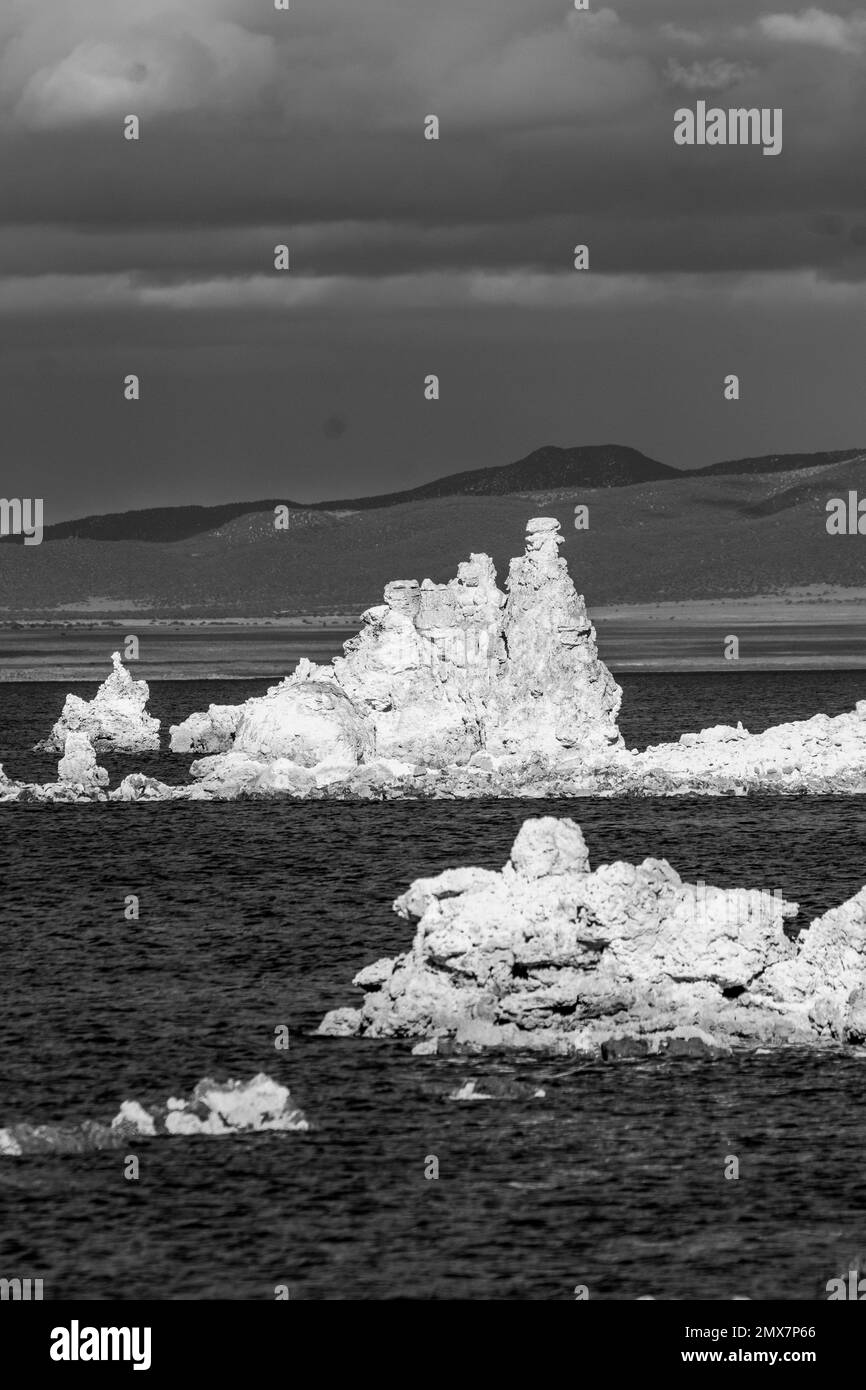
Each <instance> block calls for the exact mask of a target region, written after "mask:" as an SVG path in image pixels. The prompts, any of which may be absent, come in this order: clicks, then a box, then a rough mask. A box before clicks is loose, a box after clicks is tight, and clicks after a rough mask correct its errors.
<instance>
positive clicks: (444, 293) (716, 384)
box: [0, 0, 866, 521]
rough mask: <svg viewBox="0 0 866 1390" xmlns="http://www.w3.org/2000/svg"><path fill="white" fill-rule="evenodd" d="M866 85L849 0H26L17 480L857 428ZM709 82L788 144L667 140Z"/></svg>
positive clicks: (271, 470) (7, 91) (15, 68)
mask: <svg viewBox="0 0 866 1390" xmlns="http://www.w3.org/2000/svg"><path fill="white" fill-rule="evenodd" d="M864 71H866V22H864V17H863V14H862V12H861V11H859V10H858V8H857V7H856V6H855V5H853V4H849V3H843V0H832V2H829V0H828V3H827V4H824V5H820V6H817V7H804V6H803V4H802V0H775V3H774V2H773V0H615V3H613V4H612V5H605V4H604V3H602V0H591V9H590V10H589V11H588V12H578V11H575V10H574V9H573V7H572V4H571V0H531V3H528V2H527V0H363V3H362V0H292V7H291V9H290V10H289V11H288V12H285V13H278V12H276V11H275V10H274V9H273V4H272V0H126V2H125V3H119V2H118V0H74V3H70V0H40V3H36V0H2V4H0V188H2V198H0V318H2V333H0V408H2V414H3V423H4V477H3V489H2V490H3V492H4V495H7V496H18V495H20V496H43V497H44V498H45V506H46V519H47V520H48V521H55V520H60V519H63V518H64V517H67V516H73V515H82V514H85V513H87V512H88V511H100V512H102V511H112V510H119V509H121V508H124V507H129V506H135V505H161V504H162V505H165V504H168V503H171V502H182V501H183V502H198V503H204V502H211V501H218V500H227V499H229V498H233V497H234V498H237V497H238V496H241V495H248V496H274V495H284V496H286V497H290V498H292V497H293V498H299V499H310V498H321V497H327V496H332V497H334V496H353V495H360V494H362V493H364V492H365V491H367V492H387V491H390V490H392V489H394V488H398V487H405V486H408V485H411V484H412V483H420V482H423V481H425V480H427V479H429V478H432V477H436V476H441V475H442V474H444V473H448V472H451V471H454V470H457V469H460V468H471V467H483V466H487V465H490V464H495V463H502V462H503V461H506V460H509V459H513V458H517V457H520V456H521V455H522V454H525V453H528V452H529V451H530V449H533V448H535V447H537V446H538V445H539V444H541V443H545V442H548V441H550V442H557V443H564V444H574V443H592V442H603V441H606V440H611V439H615V440H619V441H620V442H622V443H626V444H632V445H634V446H635V447H637V448H641V449H644V450H645V451H646V452H648V453H649V454H651V455H653V456H654V457H657V458H661V459H664V460H665V461H667V462H671V463H680V464H683V465H691V464H698V463H708V462H711V461H713V460H714V459H718V458H720V457H734V456H744V455H747V454H759V453H769V452H775V451H780V450H785V449H790V450H794V449H797V450H803V449H809V448H813V449H820V448H846V447H849V446H850V445H852V444H853V443H857V442H862V434H863V430H862V383H861V380H860V377H861V370H860V363H861V362H862V359H863V351H864V341H863V339H864V333H863V324H864V322H866V244H864V230H863V229H864V227H866V210H864V207H863V195H862V168H863V163H864V159H863V155H864V150H863V145H864V137H863V134H862V132H863V131H864V129H866V92H864ZM702 96H706V97H707V98H708V99H709V100H710V101H711V102H714V103H717V104H719V105H722V106H752V105H755V106H760V107H764V106H769V107H777V106H781V107H782V108H783V110H784V148H783V151H782V153H781V155H780V156H779V157H777V158H773V159H769V158H764V157H763V156H762V154H761V152H760V150H759V149H703V150H699V149H685V148H678V147H676V146H675V145H674V143H673V113H674V111H675V109H676V108H677V107H679V106H681V105H693V103H694V102H695V101H696V100H697V99H698V98H699V97H702ZM130 113H134V114H137V115H139V116H140V118H141V122H142V135H141V139H140V141H139V142H137V143H135V142H127V141H125V140H124V139H123V138H122V121H123V117H124V116H126V115H127V114H130ZM431 113H432V114H436V115H438V116H439V118H440V120H441V139H440V140H439V141H438V143H437V142H427V141H425V140H424V139H423V134H422V131H423V121H424V118H425V116H426V115H428V114H431ZM281 242H285V243H287V244H288V245H289V246H290V248H291V258H292V263H291V273H290V274H286V275H278V274H276V273H275V271H274V269H273V249H274V246H275V245H276V244H277V243H281ZM583 242H585V243H587V244H589V246H590V248H591V269H592V272H593V273H592V274H589V275H582V274H576V273H575V272H574V271H573V270H572V253H573V247H574V246H575V244H577V243H583ZM730 371H738V372H739V373H740V374H741V376H742V380H743V393H742V399H741V401H740V402H738V404H737V406H736V407H735V408H732V407H731V406H730V404H729V403H726V402H724V401H723V398H722V393H721V385H720V383H721V382H722V381H723V378H724V375H725V374H726V373H728V372H730ZM127 372H136V373H141V380H142V395H141V400H140V402H137V403H136V404H134V405H129V404H128V403H127V402H125V401H124V399H123V395H122V390H121V384H122V381H123V377H124V374H125V373H127ZM429 372H436V373H438V374H440V376H441V381H442V395H441V399H440V400H439V401H438V402H436V404H435V405H431V403H430V402H428V401H426V400H425V399H424V393H423V389H422V384H423V381H424V379H425V377H426V375H427V373H429ZM337 422H350V423H349V427H347V428H346V429H345V430H344V431H343V433H342V434H340V433H339V430H340V428H341V427H342V426H341V425H340V424H338V423H337Z"/></svg>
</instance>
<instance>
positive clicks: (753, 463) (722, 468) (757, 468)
mask: <svg viewBox="0 0 866 1390" xmlns="http://www.w3.org/2000/svg"><path fill="white" fill-rule="evenodd" d="M864 454H866V451H864V450H863V449H836V450H834V451H833V452H832V453H822V454H762V455H761V456H760V457H759V458H752V459H729V460H727V461H725V462H723V463H708V464H707V465H706V467H705V468H693V469H690V470H689V471H690V472H691V473H692V474H702V473H710V474H712V473H723V474H726V475H731V474H735V473H790V472H792V471H794V470H795V469H799V468H827V467H829V465H830V464H833V463H845V462H847V461H848V460H849V459H853V458H857V457H860V458H862V457H864Z"/></svg>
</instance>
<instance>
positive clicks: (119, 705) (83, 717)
mask: <svg viewBox="0 0 866 1390" xmlns="http://www.w3.org/2000/svg"><path fill="white" fill-rule="evenodd" d="M111 661H112V667H113V669H112V672H111V675H110V676H108V677H107V678H106V679H105V680H104V681H103V682H102V685H101V686H100V687H99V689H98V690H97V692H96V694H95V695H94V697H93V699H92V700H82V699H81V697H80V696H79V695H67V697H66V703H65V704H64V706H63V713H62V714H61V716H60V718H59V719H58V721H57V723H56V724H55V725H54V728H53V729H52V730H51V733H50V734H49V735H48V737H47V738H46V739H44V740H43V741H42V743H38V744H37V745H36V751H38V752H46V753H62V752H63V751H64V749H65V747H66V740H67V737H68V735H69V734H70V733H81V734H86V735H87V737H88V738H89V739H90V741H91V743H92V744H93V746H94V748H95V749H97V751H103V750H105V749H113V750H114V751H115V752H118V753H138V752H144V751H147V750H150V749H154V748H159V720H158V719H154V717H153V715H150V714H148V713H147V709H146V706H147V701H148V699H149V697H150V691H149V689H148V685H147V681H136V680H133V678H132V676H131V675H130V673H129V671H127V669H126V667H125V666H124V665H123V662H122V661H121V659H120V652H113V653H112V657H111Z"/></svg>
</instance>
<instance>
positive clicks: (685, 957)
mask: <svg viewBox="0 0 866 1390" xmlns="http://www.w3.org/2000/svg"><path fill="white" fill-rule="evenodd" d="M394 909H395V911H396V912H397V913H398V914H399V915H400V916H402V917H405V918H407V919H412V920H415V921H417V923H418V925H417V928H416V931H415V937H414V940H413V942H412V945H411V947H410V949H409V950H408V951H407V952H406V953H405V955H401V956H397V957H396V958H394V959H383V960H379V961H376V962H375V963H374V964H372V965H369V966H367V967H365V969H363V970H362V971H361V972H360V973H359V974H358V975H357V976H356V977H355V980H354V983H355V985H356V986H358V987H359V988H360V989H362V990H363V991H364V1001H363V1003H362V1005H361V1007H360V1008H358V1009H349V1008H346V1009H337V1010H335V1011H333V1012H332V1013H330V1014H328V1015H327V1017H326V1018H325V1020H324V1021H323V1023H322V1024H321V1026H320V1029H319V1031H320V1032H322V1033H325V1034H329V1035H332V1036H366V1037H406V1038H414V1039H425V1040H429V1039H437V1040H441V1039H453V1040H455V1041H457V1042H459V1043H463V1044H467V1045H475V1046H479V1047H486V1046H508V1047H536V1048H547V1049H552V1050H555V1051H589V1052H596V1051H597V1050H598V1049H599V1048H601V1047H602V1045H604V1047H605V1054H604V1055H606V1056H608V1057H611V1058H613V1057H615V1056H617V1055H632V1056H633V1055H636V1054H638V1055H639V1054H641V1053H643V1052H644V1051H645V1053H646V1054H647V1055H648V1054H649V1053H650V1052H652V1053H658V1052H667V1053H668V1054H669V1055H683V1056H687V1055H713V1054H714V1053H716V1052H718V1051H719V1050H722V1051H723V1050H725V1049H727V1048H729V1047H731V1046H750V1045H751V1046H755V1045H758V1044H777V1045H782V1044H787V1045H792V1044H801V1043H802V1044H811V1043H817V1042H829V1043H839V1044H841V1043H845V1042H860V1041H862V1040H863V1038H864V1036H866V889H864V890H863V891H862V892H861V893H860V894H858V895H857V897H855V898H852V899H851V901H850V902H848V903H845V904H843V905H842V906H841V907H838V908H835V909H834V910H833V911H831V912H828V913H826V914H824V916H823V917H820V918H818V919H817V921H815V922H813V923H812V925H811V927H810V928H809V929H808V930H806V931H805V932H803V933H802V934H801V935H800V936H799V937H798V938H797V939H796V940H794V939H792V938H791V936H790V935H789V934H787V933H786V931H785V921H786V919H788V918H790V917H793V916H795V915H796V913H797V905H796V904H795V903H790V902H786V901H785V900H784V899H783V898H782V897H781V896H780V895H779V894H778V893H773V894H771V893H767V892H761V891H757V890H747V889H743V888H733V889H727V890H725V889H722V888H712V887H708V886H706V885H704V884H689V883H684V882H683V881H682V879H681V878H680V876H679V874H677V872H676V870H675V869H673V868H672V867H671V865H670V864H668V863H667V862H666V861H665V860H657V859H645V860H644V861H643V863H641V864H626V863H613V864H603V865H601V866H600V867H599V868H598V869H596V870H594V871H593V870H591V868H590V865H589V857H588V853H587V848H586V845H585V843H584V839H583V835H582V833H581V830H580V827H579V826H578V825H576V824H575V823H574V822H573V821H570V820H557V819H554V818H551V817H545V818H542V819H539V820H530V821H526V822H525V823H524V825H523V827H522V829H521V830H520V833H519V834H518V836H517V838H516V840H515V842H514V846H513V848H512V851H511V857H510V859H509V861H508V863H507V864H506V865H505V867H504V868H503V869H502V871H501V872H499V873H494V872H491V871H490V870H486V869H472V868H466V869H451V870H447V871H446V872H445V873H443V874H440V875H438V876H437V877H436V878H430V879H420V880H418V881H417V882H415V883H414V884H412V886H411V887H410V888H409V889H408V891H407V892H406V893H404V894H402V896H401V897H399V898H398V899H397V900H396V902H395V903H394ZM630 1039H633V1040H638V1042H639V1044H640V1045H639V1046H637V1047H636V1048H635V1047H630V1046H629V1043H628V1040H630ZM643 1044H645V1049H644V1047H643ZM419 1050H420V1051H429V1050H430V1044H429V1041H425V1042H423V1043H422V1044H421V1047H420V1049H419Z"/></svg>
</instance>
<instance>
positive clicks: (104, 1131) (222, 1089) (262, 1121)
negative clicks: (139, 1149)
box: [0, 1072, 309, 1158]
mask: <svg viewBox="0 0 866 1390" xmlns="http://www.w3.org/2000/svg"><path fill="white" fill-rule="evenodd" d="M306 1129H309V1124H308V1122H307V1119H306V1117H305V1115H304V1113H303V1111H302V1110H300V1109H299V1108H298V1106H296V1105H295V1104H294V1103H293V1102H292V1099H291V1096H290V1094H289V1091H288V1088H287V1087H286V1086H281V1085H280V1084H279V1082H277V1081H273V1080H272V1079H271V1078H270V1077H269V1076H266V1075H265V1074H264V1073H263V1072H259V1074H258V1076H254V1077H253V1078H252V1079H251V1080H250V1081H225V1082H217V1081H212V1080H210V1078H206V1079H205V1080H204V1081H200V1082H199V1083H198V1085H197V1086H196V1088H195V1090H194V1091H193V1093H192V1095H191V1096H190V1097H189V1099H188V1100H179V1099H177V1098H176V1097H174V1096H170V1097H169V1099H168V1100H167V1101H166V1102H165V1104H164V1105H156V1106H152V1107H151V1108H150V1109H148V1108H146V1107H145V1106H143V1105H142V1104H141V1103H140V1102H139V1101H137V1100H125V1101H124V1102H123V1103H122V1105H121V1107H120V1110H119V1111H118V1113H117V1114H116V1115H115V1117H114V1119H113V1120H112V1121H111V1123H110V1124H103V1123H102V1122H100V1121H97V1120H84V1121H82V1122H80V1123H78V1124H65V1125H64V1124H44V1125H31V1124H16V1125H11V1126H10V1127H9V1128H8V1129H0V1156H4V1157H7V1158H20V1157H21V1156H22V1155H25V1154H38V1153H87V1152H89V1151H91V1150H93V1149H119V1148H123V1147H125V1146H126V1145H127V1144H128V1143H129V1141H130V1140H131V1139H155V1138H157V1137H158V1136H160V1135H198V1134H208V1135H216V1136H219V1137H225V1136H227V1135H233V1134H250V1133H255V1134H259V1133H261V1132H262V1131H266V1130H278V1131H282V1132H286V1131H289V1130H306Z"/></svg>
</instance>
